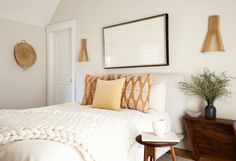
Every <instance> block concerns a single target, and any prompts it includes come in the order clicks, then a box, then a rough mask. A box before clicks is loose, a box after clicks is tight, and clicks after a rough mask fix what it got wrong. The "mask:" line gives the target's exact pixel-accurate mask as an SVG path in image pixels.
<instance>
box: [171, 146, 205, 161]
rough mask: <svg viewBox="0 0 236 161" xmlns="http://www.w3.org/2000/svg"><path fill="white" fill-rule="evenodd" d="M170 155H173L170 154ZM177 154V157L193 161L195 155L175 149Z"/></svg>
mask: <svg viewBox="0 0 236 161" xmlns="http://www.w3.org/2000/svg"><path fill="white" fill-rule="evenodd" d="M168 153H169V154H171V153H170V152H168ZM175 153H176V155H177V156H180V157H183V158H187V159H192V160H193V155H192V152H191V151H188V150H183V149H179V148H175ZM204 161H205V160H204Z"/></svg>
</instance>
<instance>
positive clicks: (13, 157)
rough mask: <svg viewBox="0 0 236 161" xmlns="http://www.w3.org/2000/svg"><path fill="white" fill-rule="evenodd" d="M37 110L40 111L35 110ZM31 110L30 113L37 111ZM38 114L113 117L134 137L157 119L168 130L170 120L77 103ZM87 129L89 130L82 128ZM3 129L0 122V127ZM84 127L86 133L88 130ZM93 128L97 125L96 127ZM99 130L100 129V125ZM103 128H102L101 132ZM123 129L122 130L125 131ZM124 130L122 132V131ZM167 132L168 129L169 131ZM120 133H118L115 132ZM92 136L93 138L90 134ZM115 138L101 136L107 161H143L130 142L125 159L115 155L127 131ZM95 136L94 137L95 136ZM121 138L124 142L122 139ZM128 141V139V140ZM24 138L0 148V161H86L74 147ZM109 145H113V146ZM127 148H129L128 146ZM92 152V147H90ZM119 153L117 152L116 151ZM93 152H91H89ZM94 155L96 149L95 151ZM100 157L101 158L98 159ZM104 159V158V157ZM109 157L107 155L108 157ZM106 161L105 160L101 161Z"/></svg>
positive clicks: (137, 147)
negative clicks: (124, 124)
mask: <svg viewBox="0 0 236 161" xmlns="http://www.w3.org/2000/svg"><path fill="white" fill-rule="evenodd" d="M38 109H39V108H38ZM38 109H33V110H38ZM40 110H45V111H60V112H62V113H63V112H69V113H70V112H71V113H89V114H91V116H94V115H101V116H104V117H106V116H107V117H115V118H117V120H119V119H120V120H123V121H124V122H127V123H128V124H129V126H130V127H129V128H131V129H129V130H132V131H135V133H134V134H138V133H140V132H141V131H152V121H153V120H158V119H166V120H167V126H168V127H170V121H169V120H170V119H169V117H168V115H167V114H166V113H158V112H153V111H148V113H141V112H138V111H134V110H129V109H123V110H122V111H121V112H116V111H110V110H101V109H93V108H91V107H89V106H81V105H79V104H78V103H70V104H63V105H55V106H49V107H43V108H40ZM85 125H86V126H90V125H88V124H85ZM1 126H2V124H1V122H0V127H1ZM86 126H85V127H84V129H87V128H88V127H86ZM95 126H96V125H95ZM101 126H102V125H101ZM119 126H120V125H119V124H114V126H113V128H117V129H119V128H120V127H119ZM103 128H106V127H101V129H103ZM124 129H125V128H124ZM124 129H123V130H124ZM169 129H170V128H169ZM107 131H108V132H109V130H106V131H105V133H106V132H107ZM117 132H119V130H118V131H117ZM91 135H92V134H91ZM114 135H115V137H117V140H118V141H117V140H112V141H111V140H110V139H107V138H111V136H109V135H108V136H103V137H101V136H100V138H101V139H102V141H103V143H104V145H107V146H108V147H106V148H108V149H110V150H111V151H110V152H111V154H113V153H112V150H113V152H114V155H112V157H113V158H112V159H111V158H109V157H108V159H110V160H113V161H115V159H116V158H119V157H125V159H126V160H127V161H139V160H140V161H141V160H142V159H143V157H142V155H143V151H142V150H143V147H142V146H141V145H139V144H137V143H136V142H135V141H134V136H132V135H130V136H132V137H133V138H132V139H131V140H129V141H131V143H130V147H129V150H128V151H127V156H125V152H121V153H118V152H117V151H116V148H117V147H122V146H123V145H121V144H122V143H124V140H126V141H127V138H126V139H124V136H126V135H128V133H127V129H126V131H125V132H124V134H114ZM94 136H95V135H94ZM122 137H123V140H122V139H121V138H122ZM127 137H128V136H127ZM29 139H30V138H28V139H27V138H26V139H25V140H23V141H14V142H9V143H6V144H4V145H1V146H0V161H68V160H70V161H88V159H89V158H88V157H87V156H85V153H84V152H81V149H78V148H75V146H73V145H66V144H64V143H60V142H57V141H49V140H44V139H32V138H31V139H30V140H29ZM106 139H107V140H106ZM109 143H110V144H109ZM112 143H114V144H113V145H112ZM127 145H128V144H127ZM93 148H94V147H93ZM100 149H102V148H100ZM102 150H103V149H102ZM118 150H119V148H118ZM167 150H168V149H158V150H157V155H158V156H160V155H161V154H163V153H164V152H166V151H167ZM91 151H93V149H92V150H91ZM95 151H96V149H95ZM97 152H98V154H97V153H96V154H97V155H98V156H95V157H96V158H93V160H95V161H99V159H100V158H104V157H105V158H106V157H107V152H106V151H100V153H99V151H97ZM99 155H101V156H99ZM104 155H105V156H104ZM108 156H109V155H108ZM102 161H105V160H102Z"/></svg>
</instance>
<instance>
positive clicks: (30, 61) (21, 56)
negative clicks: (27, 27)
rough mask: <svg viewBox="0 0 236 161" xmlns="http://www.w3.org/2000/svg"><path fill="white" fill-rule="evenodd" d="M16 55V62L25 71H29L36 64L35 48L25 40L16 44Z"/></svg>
mask: <svg viewBox="0 0 236 161" xmlns="http://www.w3.org/2000/svg"><path fill="white" fill-rule="evenodd" d="M14 54H15V59H16V62H17V63H18V65H19V66H20V67H22V68H23V69H24V70H27V69H28V68H29V67H31V66H32V65H34V63H35V62H36V57H37V56H36V52H35V50H34V48H33V47H32V46H31V45H30V44H28V43H27V42H26V41H25V40H22V41H21V42H20V43H18V44H16V46H15V49H14Z"/></svg>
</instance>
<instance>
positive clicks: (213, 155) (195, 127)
mask: <svg viewBox="0 0 236 161" xmlns="http://www.w3.org/2000/svg"><path fill="white" fill-rule="evenodd" d="M184 124H185V127H186V130H187V134H188V138H189V141H190V144H191V146H192V150H193V156H194V158H195V160H196V161H198V160H208V161H218V160H219V161H236V121H233V120H225V119H216V120H215V121H212V120H206V119H205V118H204V117H199V118H192V117H190V116H188V115H185V116H184Z"/></svg>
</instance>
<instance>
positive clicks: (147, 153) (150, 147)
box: [136, 135, 178, 161]
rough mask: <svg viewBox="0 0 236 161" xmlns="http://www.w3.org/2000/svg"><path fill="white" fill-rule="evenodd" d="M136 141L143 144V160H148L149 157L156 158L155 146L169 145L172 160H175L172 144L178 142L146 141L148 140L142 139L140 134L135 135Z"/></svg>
mask: <svg viewBox="0 0 236 161" xmlns="http://www.w3.org/2000/svg"><path fill="white" fill-rule="evenodd" d="M136 141H137V142H138V143H139V144H142V145H144V161H148V160H149V158H150V161H155V158H156V154H155V147H167V146H169V147H170V150H171V155H172V159H173V161H176V156H175V150H174V146H175V145H177V144H178V142H148V141H142V136H141V135H139V136H137V137H136Z"/></svg>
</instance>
